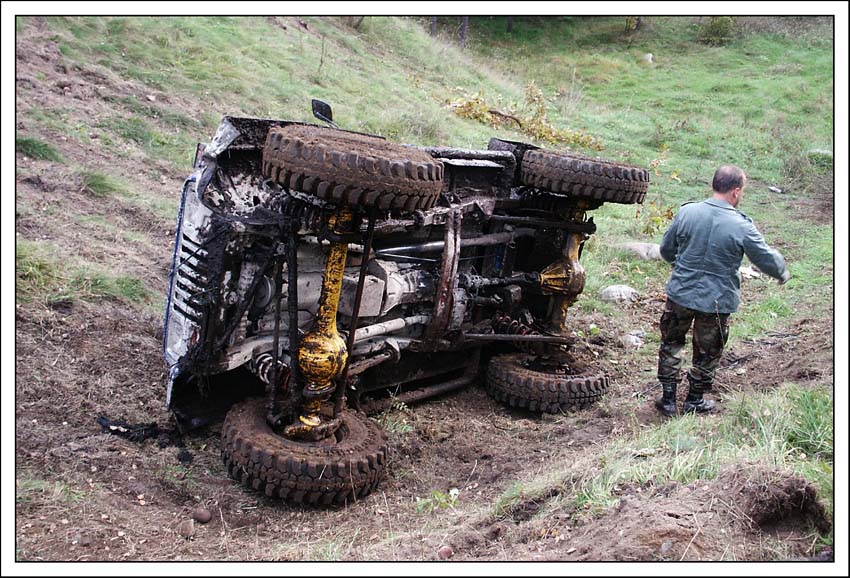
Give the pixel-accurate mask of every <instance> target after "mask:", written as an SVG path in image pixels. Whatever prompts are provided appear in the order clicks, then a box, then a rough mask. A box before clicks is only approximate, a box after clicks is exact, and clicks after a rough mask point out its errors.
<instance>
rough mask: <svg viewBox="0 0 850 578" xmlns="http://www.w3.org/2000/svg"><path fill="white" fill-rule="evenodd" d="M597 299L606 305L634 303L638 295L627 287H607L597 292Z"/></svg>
mask: <svg viewBox="0 0 850 578" xmlns="http://www.w3.org/2000/svg"><path fill="white" fill-rule="evenodd" d="M599 297H600V299H602V300H603V301H607V302H608V303H634V302H635V301H637V300H638V297H640V293H638V292H637V290H636V289H633V288H631V287H629V286H628V285H609V286H608V287H605V288H604V289H602V290H601V291H600V292H599Z"/></svg>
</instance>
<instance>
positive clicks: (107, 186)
mask: <svg viewBox="0 0 850 578" xmlns="http://www.w3.org/2000/svg"><path fill="white" fill-rule="evenodd" d="M78 177H79V180H80V189H81V190H83V191H85V192H87V193H90V194H92V195H94V196H96V197H109V196H112V195H115V194H123V193H126V192H127V185H126V184H125V183H124V181H123V180H121V179H119V178H115V177H113V176H111V175H107V174H105V173H102V172H99V171H88V170H83V171H81V172H80V173H79V175H78Z"/></svg>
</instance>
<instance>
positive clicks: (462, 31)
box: [460, 16, 469, 48]
mask: <svg viewBox="0 0 850 578" xmlns="http://www.w3.org/2000/svg"><path fill="white" fill-rule="evenodd" d="M468 33H469V16H464V17H463V22H462V24H461V25H460V47H461V48H466V36H467V34H468Z"/></svg>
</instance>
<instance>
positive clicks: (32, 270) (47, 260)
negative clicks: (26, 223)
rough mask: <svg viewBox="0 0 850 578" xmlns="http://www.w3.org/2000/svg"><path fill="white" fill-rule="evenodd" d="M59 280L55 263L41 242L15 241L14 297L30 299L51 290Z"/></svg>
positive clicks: (19, 299) (20, 299)
mask: <svg viewBox="0 0 850 578" xmlns="http://www.w3.org/2000/svg"><path fill="white" fill-rule="evenodd" d="M60 280H61V273H60V272H59V270H58V268H57V264H56V262H55V261H54V259H53V257H52V256H51V255H50V253H49V252H48V251H47V249H46V248H45V247H44V246H43V245H42V244H41V243H35V242H32V241H25V240H21V239H18V240H17V242H16V243H15V281H16V284H15V298H16V300H18V301H23V302H27V301H31V300H32V299H34V298H37V297H39V296H42V295H44V294H47V293H49V292H51V291H52V290H53V289H54V288H55V286H56V285H57V284H58V283H59V282H60Z"/></svg>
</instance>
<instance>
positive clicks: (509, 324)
mask: <svg viewBox="0 0 850 578" xmlns="http://www.w3.org/2000/svg"><path fill="white" fill-rule="evenodd" d="M493 333H499V334H503V335H540V332H539V331H537V330H536V329H534V328H533V327H532V326H531V325H530V324H528V323H523V322H521V321H519V320H517V319H514V318H513V317H511V316H510V315H508V314H507V313H502V312H499V313H496V315H495V317H493ZM540 345H541V344H539V343H534V342H529V341H515V342H514V346H515V347H516V348H517V349H519V350H520V351H524V352H526V353H538V352H539V350H540Z"/></svg>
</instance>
